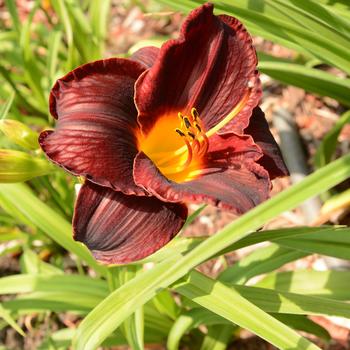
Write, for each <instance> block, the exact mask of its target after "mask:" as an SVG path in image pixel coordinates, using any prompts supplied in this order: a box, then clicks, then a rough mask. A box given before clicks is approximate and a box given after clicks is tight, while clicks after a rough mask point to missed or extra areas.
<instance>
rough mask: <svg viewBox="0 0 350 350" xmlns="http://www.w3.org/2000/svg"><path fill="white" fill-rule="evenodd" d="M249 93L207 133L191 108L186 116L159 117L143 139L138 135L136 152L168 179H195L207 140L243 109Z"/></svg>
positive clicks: (199, 169) (204, 152)
mask: <svg viewBox="0 0 350 350" xmlns="http://www.w3.org/2000/svg"><path fill="white" fill-rule="evenodd" d="M251 90H252V89H251V88H248V90H247V91H246V93H245V94H244V96H243V98H242V99H241V100H240V101H239V102H238V104H237V105H236V106H235V107H234V108H233V110H232V111H231V112H230V113H229V114H228V115H227V116H226V117H225V118H223V119H222V120H221V121H220V122H219V123H218V124H216V125H215V126H214V127H212V128H211V129H209V130H208V131H205V130H204V127H203V123H202V121H201V119H200V116H199V114H198V111H197V110H196V108H192V109H191V113H190V114H189V115H183V114H182V113H181V112H179V113H178V114H177V115H174V114H166V115H164V116H162V117H160V118H159V119H158V120H157V122H156V124H155V125H154V126H153V128H152V129H151V131H150V132H149V133H148V134H147V135H146V136H144V135H142V134H140V135H139V137H138V143H139V150H141V151H143V152H144V153H145V154H146V155H147V156H148V157H149V158H150V159H151V160H152V161H153V162H154V164H155V165H156V166H157V168H158V169H159V170H160V171H161V172H162V174H163V175H164V176H166V177H167V178H168V179H170V180H173V181H175V182H184V181H190V180H192V179H194V178H196V177H197V176H198V175H199V174H200V173H201V169H202V168H203V167H202V165H203V159H204V156H205V154H206V153H207V151H208V148H209V138H210V137H211V136H212V135H214V134H215V133H217V132H218V131H219V130H220V129H222V128H223V127H224V126H225V125H226V124H228V123H229V122H230V121H231V120H232V119H233V118H234V117H235V116H236V115H237V114H238V113H239V112H240V111H241V110H242V109H243V107H244V106H245V104H246V103H247V101H248V99H249V97H250V94H251Z"/></svg>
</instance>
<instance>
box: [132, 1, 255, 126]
mask: <svg viewBox="0 0 350 350" xmlns="http://www.w3.org/2000/svg"><path fill="white" fill-rule="evenodd" d="M256 65H257V58H256V53H255V50H254V48H253V47H252V42H251V37H250V35H249V34H248V33H247V31H246V30H245V29H244V27H243V26H242V24H241V23H240V22H239V21H238V20H237V19H235V18H233V17H229V16H219V17H217V16H214V15H213V5H212V4H204V5H203V6H201V7H199V8H198V9H196V10H194V11H192V12H191V13H190V15H189V16H188V18H187V20H186V22H185V23H184V25H183V26H182V29H181V35H180V38H179V39H178V40H169V41H167V42H166V43H165V44H164V45H163V46H162V47H161V49H160V53H159V56H158V59H157V61H156V62H155V64H154V66H153V67H152V68H151V69H149V70H148V71H147V72H145V73H144V74H143V75H142V76H141V77H140V78H139V79H138V81H137V83H136V95H135V101H136V105H137V108H138V110H139V122H140V124H141V126H142V130H143V131H144V133H147V132H148V131H149V130H150V129H151V128H152V126H153V125H154V123H155V122H156V120H157V118H159V117H161V116H163V115H169V114H170V115H172V114H174V116H175V117H176V116H177V112H182V113H183V114H189V113H190V110H191V108H192V107H195V108H196V109H197V111H198V112H199V114H200V117H201V119H202V121H203V122H204V126H205V128H206V129H209V128H211V127H212V126H214V125H215V124H217V123H218V122H219V121H220V120H222V119H223V118H224V117H225V116H226V115H228V114H229V112H230V111H231V110H232V109H233V108H234V107H235V106H236V104H237V103H238V102H239V101H240V100H241V99H242V98H243V96H244V94H245V93H246V92H247V89H248V84H251V85H252V86H253V89H252V93H251V95H250V98H249V100H248V102H247V103H246V106H245V107H244V109H243V110H242V111H241V113H240V115H239V116H237V117H236V118H235V125H236V127H235V129H234V130H235V131H236V132H238V133H240V132H241V131H242V130H243V129H244V128H245V127H246V126H247V125H248V122H249V117H250V115H251V112H252V109H253V108H254V107H255V106H256V105H257V104H258V101H259V99H260V97H261V88H260V81H259V78H258V73H257V71H256Z"/></svg>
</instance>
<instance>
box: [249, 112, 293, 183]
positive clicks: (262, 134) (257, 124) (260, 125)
mask: <svg viewBox="0 0 350 350" xmlns="http://www.w3.org/2000/svg"><path fill="white" fill-rule="evenodd" d="M244 133H245V134H248V135H251V136H252V137H253V139H254V142H255V143H256V144H257V145H258V146H259V147H260V148H261V150H262V152H263V153H264V156H263V157H262V158H261V159H259V161H258V162H259V164H261V165H262V166H263V167H264V168H265V169H266V170H267V171H268V172H269V175H270V178H271V179H274V178H275V177H278V176H287V175H289V172H288V169H287V167H286V165H285V163H284V160H283V158H282V154H281V151H280V149H279V147H278V145H277V143H276V141H275V139H274V137H273V136H272V134H271V132H270V129H269V125H268V123H267V121H266V119H265V115H264V112H263V111H262V110H261V109H260V108H259V107H256V108H255V109H254V111H253V115H252V117H251V118H250V123H249V126H248V127H247V128H246V129H245V130H244Z"/></svg>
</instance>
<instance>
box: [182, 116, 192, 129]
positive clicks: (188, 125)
mask: <svg viewBox="0 0 350 350" xmlns="http://www.w3.org/2000/svg"><path fill="white" fill-rule="evenodd" d="M183 121H184V122H185V125H186V128H187V129H189V128H190V127H191V126H192V125H191V122H190V121H189V120H188V118H187V117H184V118H183Z"/></svg>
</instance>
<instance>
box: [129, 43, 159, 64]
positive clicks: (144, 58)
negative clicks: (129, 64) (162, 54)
mask: <svg viewBox="0 0 350 350" xmlns="http://www.w3.org/2000/svg"><path fill="white" fill-rule="evenodd" d="M158 54H159V48H158V47H155V46H146V47H143V48H141V49H139V50H137V51H135V52H134V53H133V54H132V55H131V56H130V58H131V59H132V60H133V61H137V62H139V63H141V64H143V65H144V66H145V67H146V68H151V67H152V66H153V64H154V62H155V61H156V59H157V57H158Z"/></svg>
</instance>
